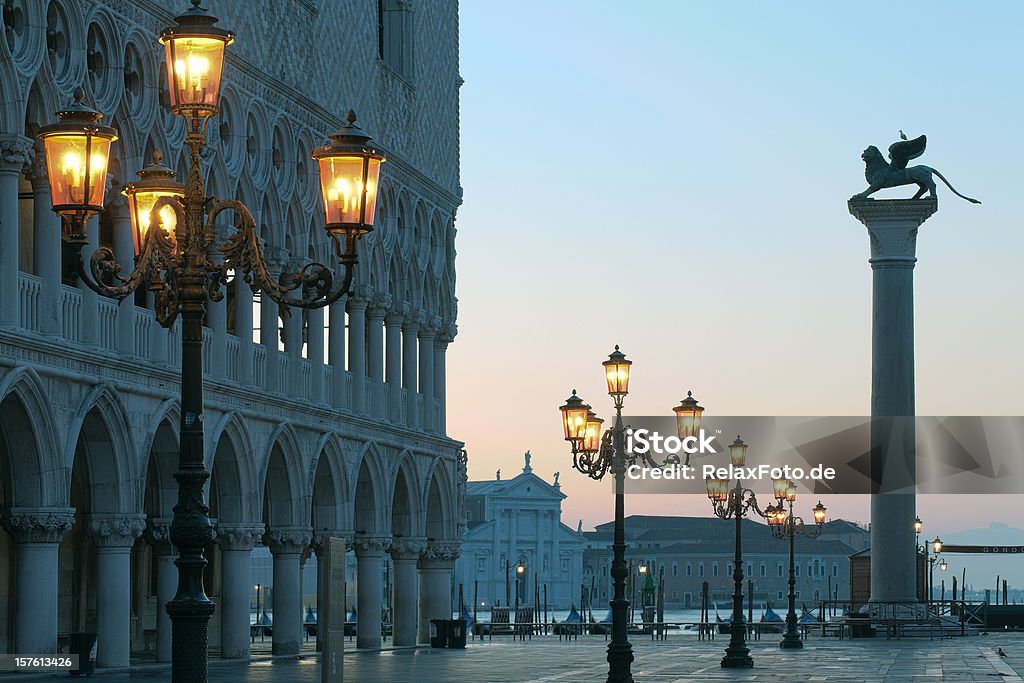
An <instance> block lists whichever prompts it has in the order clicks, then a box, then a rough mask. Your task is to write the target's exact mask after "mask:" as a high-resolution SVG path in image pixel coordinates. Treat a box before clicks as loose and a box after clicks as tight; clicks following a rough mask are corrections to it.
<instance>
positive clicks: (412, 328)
mask: <svg viewBox="0 0 1024 683" xmlns="http://www.w3.org/2000/svg"><path fill="white" fill-rule="evenodd" d="M419 331H420V325H419V318H418V317H417V316H416V315H415V314H412V313H411V314H408V315H406V316H405V320H404V321H403V322H402V386H404V387H405V392H406V394H405V424H407V425H408V426H410V427H418V426H419V425H420V420H419V415H417V414H416V393H417V387H416V338H417V336H418V335H419Z"/></svg>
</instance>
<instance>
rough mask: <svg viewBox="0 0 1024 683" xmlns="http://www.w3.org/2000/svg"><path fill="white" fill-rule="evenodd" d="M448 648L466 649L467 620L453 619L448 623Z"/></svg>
mask: <svg viewBox="0 0 1024 683" xmlns="http://www.w3.org/2000/svg"><path fill="white" fill-rule="evenodd" d="M448 647H452V648H465V647H466V620H465V619H451V620H449V621H448Z"/></svg>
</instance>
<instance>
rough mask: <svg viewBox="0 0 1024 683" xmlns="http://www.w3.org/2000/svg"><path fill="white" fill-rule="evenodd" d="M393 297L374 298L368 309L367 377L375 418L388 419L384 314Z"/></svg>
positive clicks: (372, 411)
mask: <svg viewBox="0 0 1024 683" xmlns="http://www.w3.org/2000/svg"><path fill="white" fill-rule="evenodd" d="M390 304H391V297H389V296H378V297H374V300H373V304H372V305H371V306H369V307H368V308H367V309H366V345H367V354H366V358H367V368H366V376H367V379H368V380H369V384H370V392H369V395H370V410H369V411H368V412H369V413H370V415H372V416H373V417H380V418H383V417H387V415H386V414H385V412H384V386H383V381H384V314H385V312H386V311H387V307H388V306H389V305H390Z"/></svg>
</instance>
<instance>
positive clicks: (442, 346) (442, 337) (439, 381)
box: [434, 323, 456, 434]
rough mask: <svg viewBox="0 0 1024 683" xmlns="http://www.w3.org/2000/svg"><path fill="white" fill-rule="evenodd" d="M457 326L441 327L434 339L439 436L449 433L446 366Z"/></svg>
mask: <svg viewBox="0 0 1024 683" xmlns="http://www.w3.org/2000/svg"><path fill="white" fill-rule="evenodd" d="M455 332H456V328H455V324H454V323H447V324H445V325H442V326H441V329H440V330H439V331H438V333H437V337H436V338H435V339H434V395H435V396H436V397H437V399H438V411H439V412H438V415H437V431H438V433H439V434H447V433H448V410H447V402H448V370H447V367H446V364H445V354H446V353H447V351H448V344H450V343H451V342H452V341H454V339H455Z"/></svg>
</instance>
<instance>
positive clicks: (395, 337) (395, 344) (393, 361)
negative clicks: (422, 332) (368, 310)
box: [384, 306, 402, 422]
mask: <svg viewBox="0 0 1024 683" xmlns="http://www.w3.org/2000/svg"><path fill="white" fill-rule="evenodd" d="M384 328H385V329H386V331H387V334H386V336H385V339H386V342H385V345H386V349H387V350H386V352H385V354H384V355H385V360H386V364H385V375H384V380H385V381H386V382H387V383H388V387H389V391H390V395H389V400H388V406H387V417H388V419H389V420H391V421H392V422H397V421H398V420H399V416H400V415H401V414H402V312H401V308H400V307H397V306H396V307H395V308H392V309H391V310H390V311H388V313H387V315H386V316H384Z"/></svg>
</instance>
